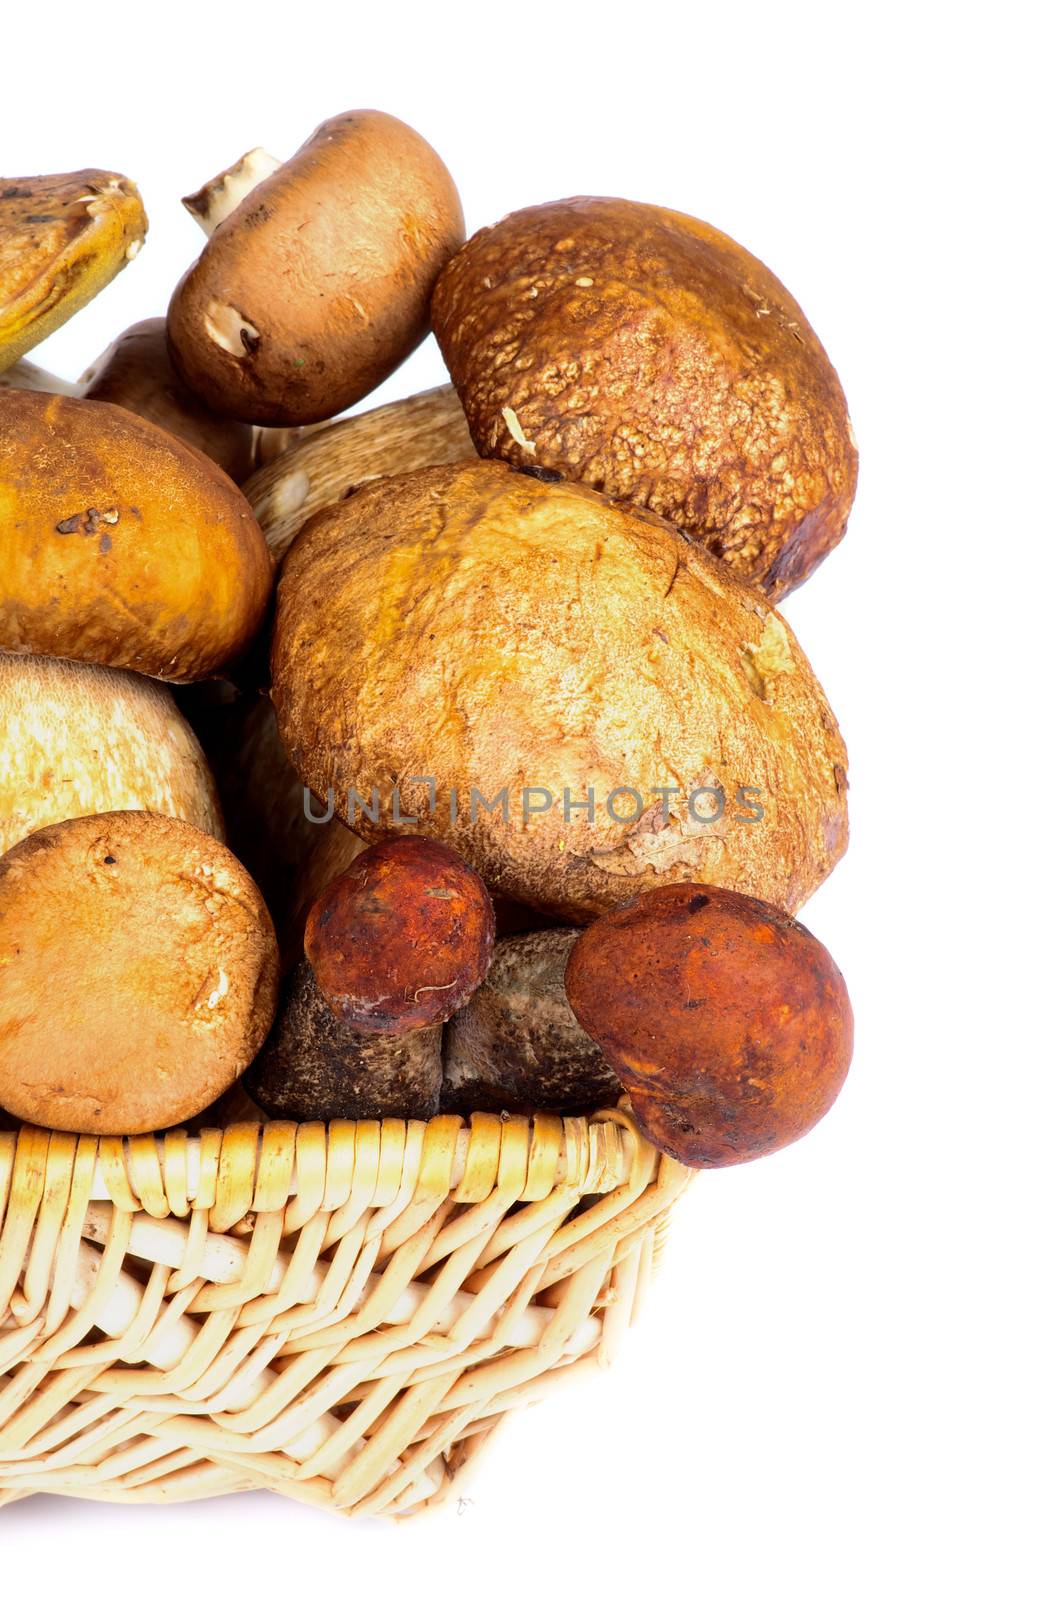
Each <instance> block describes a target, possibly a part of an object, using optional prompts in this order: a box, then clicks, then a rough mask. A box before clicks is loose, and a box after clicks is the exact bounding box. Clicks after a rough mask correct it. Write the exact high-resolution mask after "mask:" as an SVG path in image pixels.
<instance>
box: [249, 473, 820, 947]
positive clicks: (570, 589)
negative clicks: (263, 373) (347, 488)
mask: <svg viewBox="0 0 1060 1600" xmlns="http://www.w3.org/2000/svg"><path fill="white" fill-rule="evenodd" d="M272 665H273V700H274V703H275V705H276V708H277V714H278V722H279V729H280V737H281V738H282V740H283V742H284V745H285V746H286V748H287V750H288V753H289V754H290V756H291V759H292V760H293V762H294V764H295V766H296V767H297V768H298V770H299V772H300V773H301V776H302V778H303V780H304V782H305V783H306V784H307V785H308V786H309V788H310V789H311V790H312V792H313V793H314V794H316V795H321V796H323V795H326V794H327V793H328V790H329V789H331V790H332V791H333V793H334V796H335V805H336V810H337V811H338V812H340V813H342V814H345V815H346V816H347V817H348V819H349V820H350V822H351V825H352V826H353V827H354V828H355V829H356V831H357V832H358V833H359V834H363V835H364V837H365V838H369V839H372V838H382V837H385V836H386V835H387V833H389V832H392V831H393V829H394V827H395V823H394V816H393V805H392V801H391V794H392V786H393V784H394V778H393V776H392V775H393V774H420V775H426V776H431V777H433V778H434V779H435V785H436V804H435V806H434V807H433V810H432V809H431V807H430V803H429V802H430V797H429V793H428V790H427V788H426V786H425V785H424V784H422V783H419V784H416V783H411V782H408V783H405V784H404V786H403V787H401V786H400V785H399V789H398V793H397V796H396V798H397V800H398V801H399V803H400V806H401V808H402V810H403V812H404V814H405V815H406V816H415V817H416V819H417V827H418V828H419V829H420V831H422V832H424V833H429V834H431V835H433V836H434V837H438V838H444V839H445V840H446V841H447V842H448V843H450V844H452V845H453V846H454V848H456V849H457V850H458V851H459V852H460V854H461V855H462V856H464V857H465V858H466V859H467V860H468V861H469V862H470V863H471V864H472V866H474V867H475V868H476V870H477V871H479V872H480V873H481V874H482V876H483V878H484V879H485V880H486V882H487V884H488V885H489V887H490V889H491V890H492V891H493V892H494V893H495V894H496V895H498V896H505V897H509V898H512V899H517V900H522V901H526V902H528V903H530V904H532V905H535V906H537V907H538V908H539V909H541V910H542V911H545V912H550V913H551V914H553V915H554V916H555V917H557V918H561V919H564V920H567V921H573V922H584V921H588V920H590V919H591V918H592V917H593V916H594V915H598V914H599V913H600V912H602V911H605V910H607V909H608V908H609V907H610V906H613V905H617V904H618V903H619V902H620V901H622V900H625V899H627V898H628V896H629V895H630V894H632V893H636V892H637V891H638V890H640V889H647V888H650V887H654V886H655V885H656V884H658V883H660V882H678V881H688V880H697V879H707V880H708V881H714V882H718V883H721V884H723V885H725V886H726V887H729V888H735V889H740V890H742V891H745V892H753V893H756V894H759V895H761V896H762V897H763V898H768V899H770V900H773V901H775V902H778V903H783V904H785V905H786V906H787V907H788V909H791V910H795V909H797V908H798V907H799V906H800V905H801V904H802V903H803V901H805V900H806V899H807V898H808V896H809V895H810V894H811V893H812V891H813V890H814V889H815V888H816V887H817V885H818V884H819V883H821V882H822V880H823V879H824V878H825V877H826V876H827V874H828V873H829V872H830V870H831V868H832V866H833V865H834V864H835V862H836V861H837V860H838V859H839V857H840V856H841V855H842V853H843V850H844V849H845V846H846V837H847V832H846V802H845V787H846V777H845V770H844V769H845V764H846V753H845V749H844V746H843V741H842V739H841V737H840V734H839V730H838V728H837V727H836V722H835V718H834V717H833V715H832V713H831V711H830V709H829V707H828V703H827V701H826V700H825V697H824V694H823V692H822V690H821V688H820V686H819V684H818V683H817V681H816V679H815V678H814V675H813V672H812V670H811V668H810V665H809V663H808V662H807V660H806V658H805V656H804V655H803V653H802V651H801V650H800V649H799V646H798V643H797V642H796V640H795V637H794V634H793V633H792V632H791V629H790V628H789V627H788V625H787V623H786V622H784V620H783V619H782V618H781V617H780V616H779V615H778V614H777V613H775V612H773V611H772V610H771V608H770V607H769V605H768V603H767V602H766V601H765V600H764V599H762V598H761V597H760V596H759V595H757V594H755V593H754V592H753V591H752V590H751V589H749V588H748V586H747V585H746V584H744V583H741V582H740V581H739V580H738V579H737V578H735V577H734V576H733V574H732V573H731V572H730V571H729V569H728V568H727V567H725V566H724V565H722V564H721V563H720V562H716V561H714V560H713V559H712V558H711V557H710V556H709V555H707V554H706V552H705V551H702V550H700V549H699V548H698V547H697V546H695V545H693V544H691V543H690V542H689V541H688V540H686V539H684V538H682V537H681V536H680V535H679V534H678V533H676V532H675V531H674V530H673V529H672V528H670V527H668V526H667V525H665V524H664V523H662V522H660V521H659V520H658V519H657V518H654V517H651V516H650V515H648V514H647V513H644V512H633V511H630V510H629V509H627V508H624V507H621V506H617V505H615V504H614V503H613V502H611V501H608V500H605V499H603V498H602V497H601V496H599V495H596V494H594V493H593V492H592V491H591V490H589V489H585V488H583V487H581V486H580V485H577V484H561V483H543V482H540V481H538V480H537V479H536V478H533V477H527V476H526V475H524V474H522V473H518V472H513V471H512V470H510V469H509V468H508V467H506V466H504V465H502V464H501V463H499V462H486V461H475V462H469V463H466V464H463V465H457V466H448V467H434V468H430V469H425V470H423V471H420V472H415V473H409V474H406V475H404V476H402V477H396V478H388V479H385V480H380V481H378V482H375V483H369V484H366V485H364V486H363V487H362V488H361V489H359V490H358V491H357V492H356V493H355V494H354V495H352V496H351V497H350V498H349V499H348V500H346V501H344V502H343V503H342V504H341V505H340V506H337V507H335V508H334V509H331V510H328V511H323V512H320V513H318V515H317V516H316V517H314V518H313V519H312V521H311V522H310V523H308V524H307V526H306V528H305V529H304V530H303V532H302V533H301V535H300V536H299V538H298V539H297V540H296V541H295V543H294V545H293V546H292V547H291V549H290V551H289V552H288V555H287V557H286V560H285V563H284V567H283V572H282V575H281V578H280V583H279V589H278V598H277V610H276V625H275V629H274V633H273V653H272ZM373 788H374V789H375V790H376V792H377V795H378V798H379V804H378V806H377V807H376V812H375V815H374V818H373V815H371V814H369V813H368V812H365V811H362V812H361V813H359V814H358V813H357V812H356V810H355V811H354V814H352V815H351V814H350V812H349V810H348V809H347V807H348V797H349V796H351V795H352V796H354V797H356V796H360V797H362V798H363V799H364V800H365V801H366V802H369V801H370V799H371V795H372V790H373ZM538 788H540V789H544V790H547V791H548V792H549V794H550V795H551V796H552V803H551V804H550V805H549V804H547V801H546V799H545V798H544V797H543V796H540V795H535V794H529V795H527V794H526V791H527V790H528V789H538ZM472 789H474V790H477V792H478V795H479V803H477V804H476V806H475V807H473V806H472V793H471V791H472ZM590 789H591V790H592V791H593V798H594V802H595V812H594V815H593V817H592V818H591V819H590V817H589V815H588V813H587V811H586V810H585V809H584V807H585V805H586V803H587V801H588V796H589V790H590ZM660 789H669V790H671V791H673V794H671V795H669V796H668V795H666V794H661V793H660V792H659V791H660ZM623 790H626V791H633V793H632V794H630V793H629V792H627V793H625V794H623V793H622V792H621V791H623ZM741 790H743V791H745V793H744V795H743V799H741ZM751 790H754V791H755V793H754V794H753V795H752V794H751V793H750V791H751ZM453 791H455V792H456V794H457V803H456V805H455V806H452V805H451V804H450V800H451V795H452V793H453ZM565 791H568V792H569V800H570V805H569V807H568V815H564V793H565ZM505 793H506V794H507V796H508V811H507V815H506V814H505V812H504V809H503V803H502V802H503V796H504V794H505ZM498 796H501V797H502V798H501V803H496V804H495V805H494V809H493V810H492V811H491V810H487V809H486V805H487V804H490V803H494V802H497V797H498ZM722 798H723V800H724V810H723V811H721V810H720V807H721V803H722ZM638 799H639V801H640V803H641V806H642V808H643V809H642V811H641V814H640V817H639V820H638V819H637V817H636V811H637V805H638ZM609 802H610V810H609ZM744 802H746V803H744ZM539 807H544V808H545V809H536V808H539ZM576 807H580V808H581V809H575V808H576ZM755 807H757V808H758V814H757V817H756V811H755V809H754V808H755ZM528 808H535V809H528ZM524 812H526V816H525V819H524Z"/></svg>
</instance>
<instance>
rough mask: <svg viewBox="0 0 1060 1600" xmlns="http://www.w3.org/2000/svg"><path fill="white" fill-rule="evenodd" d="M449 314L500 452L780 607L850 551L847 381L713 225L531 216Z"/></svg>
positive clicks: (478, 244) (508, 230)
mask: <svg viewBox="0 0 1060 1600" xmlns="http://www.w3.org/2000/svg"><path fill="white" fill-rule="evenodd" d="M433 319H434V329H435V332H436V334H437V336H438V341H439V343H440V345H441V347H442V352H443V354H444V355H445V359H446V361H447V363H448V365H449V370H450V372H451V373H452V375H453V381H454V383H455V384H456V387H457V390H458V391H459V394H460V398H461V400H462V401H463V403H464V409H465V410H466V412H467V416H468V422H469V425H470V428H471V435H472V438H473V439H474V441H475V444H476V445H477V447H478V450H479V452H480V454H482V455H485V456H500V457H502V458H503V459H504V460H506V461H511V462H512V463H513V464H514V465H516V466H527V465H531V464H532V465H536V466H543V467H553V468H556V469H558V470H559V471H560V472H561V473H562V475H563V476H564V477H566V478H571V479H575V480H577V481H578V482H581V483H585V484H588V485H589V486H590V487H592V488H594V489H599V490H602V491H603V492H604V493H607V494H613V495H616V496H617V497H618V498H619V499H621V500H625V501H629V502H631V503H632V504H634V505H638V506H644V507H647V508H648V509H649V510H652V511H655V512H657V513H658V514H659V515H660V516H663V517H666V518H667V519H668V520H669V521H670V522H673V523H675V524H676V525H677V526H678V527H680V528H683V529H685V530H687V532H689V533H690V534H692V535H693V536H694V537H695V538H697V539H701V540H702V541H703V542H704V544H705V545H706V547H707V549H708V550H710V551H711V553H712V554H714V555H716V556H720V557H721V559H722V560H724V561H726V562H728V563H729V564H730V565H731V566H732V567H733V568H734V569H735V570H736V571H737V572H739V573H740V574H741V575H742V576H744V577H746V578H749V579H751V580H752V581H753V582H754V583H756V584H757V585H758V586H759V587H760V588H761V589H762V590H763V591H764V592H765V593H766V594H767V595H769V596H770V598H772V599H778V598H779V597H780V596H781V595H783V594H786V593H787V592H788V591H789V590H790V589H793V588H795V586H796V585H797V584H799V583H802V582H803V580H804V579H805V578H807V577H808V576H809V575H810V573H811V572H812V571H813V569H814V568H815V567H816V566H817V564H818V562H820V561H821V560H823V558H824V557H825V556H826V555H827V554H828V552H829V550H831V549H832V548H833V546H834V545H836V544H837V543H838V542H839V540H840V539H841V538H842V536H843V533H844V532H845V530H846V523H847V516H848V514H849V512H850V506H851V502H852V501H853V498H854V486H855V482H856V479H857V450H856V448H855V445H854V438H853V434H852V432H851V429H850V422H849V419H848V417H847V408H846V401H845V399H844V397H843V391H842V389H841V388H840V385H839V379H838V378H837V377H836V374H835V372H834V370H833V368H832V365H831V363H830V362H829V360H828V357H827V355H826V354H825V352H824V349H823V348H822V346H821V343H820V341H819V339H818V338H817V336H816V334H815V333H814V331H813V329H812V328H811V327H810V325H809V323H808V322H807V320H806V318H805V316H804V315H803V312H802V311H801V309H800V308H799V306H798V305H797V304H796V303H795V301H794V300H793V299H792V297H791V295H790V294H789V293H788V292H787V290H786V289H785V288H784V285H783V284H782V283H780V282H779V280H778V279H777V278H775V277H774V276H773V274H772V273H771V272H770V271H768V269H767V268H766V267H764V266H763V265H762V263H761V262H760V261H758V260H756V258H755V257H754V256H753V255H751V254H750V252H749V251H747V250H745V249H743V247H742V246H741V245H738V244H737V243H736V242H735V241H734V240H732V239H730V238H728V237H727V236H726V235H725V234H723V233H720V232H719V231H718V230H717V229H716V228H712V227H710V226H709V225H708V224H707V223H705V222H698V221H696V220H695V218H693V217H686V216H683V215H681V214H680V213H679V212H676V211H664V210H663V209H661V208H660V207H658V206H647V205H636V204H634V203H633V202H632V201H628V200H604V199H592V198H580V199H574V200H560V201H556V202H554V203H552V204H549V205H543V206H535V207H532V208H530V209H528V210H525V211H516V212H514V213H513V214H512V215H511V216H509V217H505V218H504V220H503V221H502V222H499V223H497V224H496V226H494V227H492V228H484V229H482V231H481V232H479V233H476V234H475V235H474V237H473V238H472V239H470V240H469V241H468V243H467V244H466V245H465V246H464V248H463V249H462V250H461V251H460V253H459V255H457V256H456V257H455V258H454V260H453V261H452V262H450V264H449V266H448V267H447V268H446V270H445V272H444V273H443V274H442V276H441V278H440V280H439V282H438V286H437V289H436V291H435V295H434V304H433Z"/></svg>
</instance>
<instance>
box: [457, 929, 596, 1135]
mask: <svg viewBox="0 0 1060 1600" xmlns="http://www.w3.org/2000/svg"><path fill="white" fill-rule="evenodd" d="M577 938H578V930H577V929H576V928H547V929H542V930H539V931H538V932H536V933H524V934H518V935H516V936H515V937H514V938H511V939H501V940H500V941H499V942H498V944H497V949H496V951H495V953H494V957H493V961H492V962H491V964H490V970H489V972H488V973H487V974H486V978H485V981H484V982H483V983H482V985H481V986H480V987H479V988H478V989H476V990H475V993H474V994H473V995H472V996H471V999H470V1000H469V1001H468V1003H467V1005H466V1006H464V1007H462V1009H461V1010H459V1011H458V1012H457V1013H456V1015H455V1016H454V1017H452V1018H450V1020H449V1022H448V1023H447V1025H446V1029H445V1041H444V1047H443V1056H444V1081H443V1086H442V1096H443V1105H444V1107H445V1109H446V1110H447V1111H459V1112H463V1113H467V1112H471V1111H515V1112H520V1113H524V1114H526V1115H533V1113H534V1112H535V1111H554V1112H560V1113H564V1114H566V1115H569V1116H573V1115H574V1114H575V1113H580V1112H587V1111H595V1110H597V1109H598V1107H600V1106H603V1105H608V1104H613V1103H614V1102H615V1101H616V1100H617V1099H618V1097H619V1095H620V1094H621V1092H622V1086H621V1084H620V1083H619V1081H618V1079H617V1078H616V1077H615V1075H614V1073H613V1072H612V1071H611V1068H610V1067H609V1066H608V1064H607V1062H606V1061H605V1060H604V1057H603V1054H602V1053H601V1051H600V1048H599V1046H598V1045H597V1044H595V1043H594V1042H593V1040H592V1039H590V1037H589V1035H588V1034H587V1033H586V1032H585V1029H584V1028H583V1027H582V1026H581V1025H580V1023H579V1022H578V1020H577V1018H576V1017H575V1015H574V1013H573V1011H572V1010H571V1008H570V1005H569V1003H568V1000H567V996H566V993H565V992H564V988H563V975H564V972H565V970H566V966H567V959H568V957H569V955H570V952H571V947H572V946H573V944H574V943H575V941H576V940H577Z"/></svg>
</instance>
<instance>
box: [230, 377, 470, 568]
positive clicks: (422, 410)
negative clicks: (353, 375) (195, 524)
mask: <svg viewBox="0 0 1060 1600" xmlns="http://www.w3.org/2000/svg"><path fill="white" fill-rule="evenodd" d="M275 431H276V430H272V429H266V430H265V433H264V435H263V437H264V438H267V436H268V434H269V433H270V432H275ZM474 459H475V447H474V445H473V444H472V443H471V435H470V434H469V433H468V431H467V419H466V418H465V416H464V412H463V408H462V406H461V404H460V401H459V400H458V399H457V394H456V390H455V389H454V388H453V386H452V384H450V383H446V384H443V385H442V386H441V387H440V388H438V389H428V390H426V391H425V392H424V393H423V394H414V395H410V396H409V397H408V399H406V400H394V401H391V402H390V404H389V405H385V406H378V407H377V408H376V409H375V410H374V411H362V412H360V413H359V415H357V416H356V417H348V418H346V419H345V420H344V421H342V422H333V423H331V424H330V426H328V427H324V428H321V429H320V430H319V431H317V432H314V433H311V434H310V435H309V437H308V438H303V439H301V440H300V441H299V442H298V443H297V444H296V445H294V446H292V448H291V449H290V450H288V451H286V452H285V453H284V454H283V455H281V456H279V457H278V458H277V459H275V460H273V461H271V462H270V463H269V464H268V465H266V466H263V467H260V468H259V469H258V471H257V472H255V473H254V474H253V476H252V477H250V478H248V479H247V481H246V483H245V484H244V485H243V493H244V494H245V495H246V497H247V499H248V500H249V501H250V505H251V509H252V510H253V512H254V515H255V516H256V517H257V519H258V522H259V523H260V525H261V531H262V533H263V534H264V535H265V541H266V543H267V544H268V546H269V549H270V550H271V551H272V553H273V556H274V557H275V559H276V560H277V561H279V559H280V557H281V556H283V555H284V554H285V552H286V551H287V549H288V547H289V545H290V544H291V543H292V542H293V540H294V537H295V535H296V534H297V533H298V531H299V529H300V528H301V527H302V524H303V523H304V522H306V521H307V520H308V518H309V517H310V516H312V514H313V513H314V512H315V511H320V510H322V509H323V508H324V507H325V506H333V505H337V504H338V503H339V501H340V500H343V499H345V498H346V496H347V495H349V494H352V492H353V490H354V489H356V488H357V487H358V486H359V485H360V484H362V483H366V482H367V481H368V480H369V479H371V478H385V477H390V476H392V475H393V474H394V473H399V472H411V471H413V470H414V469H415V468H416V467H433V466H439V465H444V464H446V463H447V462H453V461H473V460H474Z"/></svg>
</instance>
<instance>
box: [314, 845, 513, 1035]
mask: <svg viewBox="0 0 1060 1600" xmlns="http://www.w3.org/2000/svg"><path fill="white" fill-rule="evenodd" d="M493 937H494V922H493V904H492V902H491V900H490V897H489V895H488V893H487V891H486V886H485V884H484V883H483V882H482V879H481V878H480V877H479V875H478V873H477V872H474V871H472V869H471V868H470V867H469V866H468V865H467V862H466V861H462V860H461V859H460V857H459V856H458V855H457V853H456V851H455V850H450V849H449V847H448V845H444V844H439V843H438V842H437V841H436V840H434V839H421V838H417V837H416V836H414V835H406V836H403V837H399V838H396V839H388V840H387V841H386V842H385V843H383V844H378V845H374V846H373V847H372V848H371V849H369V850H364V851H362V852H361V853H360V855H358V856H357V858H356V860H355V861H354V862H353V863H352V864H351V866H350V867H349V868H348V870H347V871H346V872H345V873H344V874H343V875H342V877H340V878H336V879H335V881H334V882H333V883H331V884H329V885H328V887H327V888H326V889H325V890H324V893H323V894H322V895H321V896H320V899H319V900H317V902H316V904H315V905H314V906H313V907H312V909H311V910H310V913H309V918H308V920H307V922H306V930H305V953H306V955H307V956H308V957H309V961H310V964H311V966H312V968H313V972H314V973H315V975H316V981H317V983H318V984H319V986H320V990H321V993H322V994H323V995H324V997H325V999H326V1000H327V1002H328V1004H329V1005H330V1006H331V1009H332V1011H334V1013H335V1015H336V1016H337V1017H338V1018H339V1019H340V1020H341V1021H342V1022H344V1023H346V1025H347V1026H350V1027H354V1028H361V1029H363V1030H364V1031H365V1032H368V1033H398V1034H400V1033H408V1032H410V1031H411V1030H412V1029H414V1028H425V1027H428V1026H430V1025H431V1024H433V1023H437V1022H444V1021H445V1019H446V1017H451V1016H452V1014H453V1012H454V1011H456V1010H458V1009H459V1007H460V1006H462V1005H463V1004H464V1001H465V1000H466V999H467V997H468V995H469V994H471V992H472V991H473V990H474V989H476V988H477V987H478V985H479V984H480V983H481V982H482V980H483V978H484V977H485V975H486V970H487V968H488V967H489V964H490V956H491V955H492V954H493Z"/></svg>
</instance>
